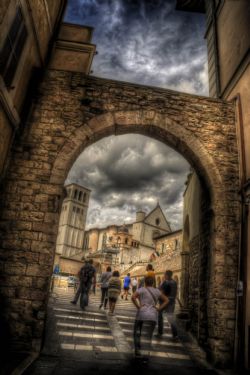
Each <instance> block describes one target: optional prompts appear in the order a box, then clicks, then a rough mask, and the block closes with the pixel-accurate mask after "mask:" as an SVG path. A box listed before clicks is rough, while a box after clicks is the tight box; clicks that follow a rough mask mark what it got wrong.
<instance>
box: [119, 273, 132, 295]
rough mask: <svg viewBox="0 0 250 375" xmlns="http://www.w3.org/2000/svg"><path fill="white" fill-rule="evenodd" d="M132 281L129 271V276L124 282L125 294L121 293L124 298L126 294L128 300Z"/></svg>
mask: <svg viewBox="0 0 250 375" xmlns="http://www.w3.org/2000/svg"><path fill="white" fill-rule="evenodd" d="M130 283H131V279H130V273H128V274H127V276H126V277H125V278H124V282H123V294H122V295H121V297H122V299H123V297H124V296H125V300H126V301H127V300H128V291H129V286H130Z"/></svg>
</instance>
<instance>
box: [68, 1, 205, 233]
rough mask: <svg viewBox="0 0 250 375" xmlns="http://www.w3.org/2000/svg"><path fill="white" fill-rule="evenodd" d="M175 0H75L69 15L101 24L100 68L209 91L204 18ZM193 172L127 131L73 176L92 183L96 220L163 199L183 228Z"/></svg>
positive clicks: (91, 220) (91, 153)
mask: <svg viewBox="0 0 250 375" xmlns="http://www.w3.org/2000/svg"><path fill="white" fill-rule="evenodd" d="M175 1H176V0H68V8H67V12H66V17H65V20H66V21H69V22H73V23H79V24H82V25H89V26H92V27H94V34H93V40H92V42H93V43H95V44H96V45H97V50H98V55H96V56H95V58H94V63H93V65H92V69H93V70H94V75H96V76H99V77H106V78H111V79H116V80H123V81H128V82H135V83H140V84H146V85H152V86H159V87H163V88H170V89H173V90H178V91H185V92H189V93H196V94H201V95H207V93H208V89H207V86H208V84H207V65H206V60H207V56H206V47H205V41H204V39H203V35H204V33H205V20H204V17H203V16H202V15H199V14H192V13H185V12H177V11H175ZM188 171H189V166H188V163H187V162H186V161H185V160H184V159H183V158H182V157H181V156H180V155H179V154H177V153H175V152H174V151H173V150H172V149H170V148H168V147H166V146H165V145H164V144H162V143H160V142H157V141H154V140H152V139H149V138H146V137H142V136H137V135H133V136H131V135H126V136H121V137H109V138H105V139H104V140H102V141H100V142H97V143H96V144H94V145H92V146H91V147H89V148H88V149H86V150H85V151H84V153H83V154H82V155H81V156H80V157H79V158H78V160H77V161H76V163H75V164H74V166H73V168H72V169H71V171H70V173H69V176H68V180H67V182H77V183H79V184H82V185H83V186H86V187H88V188H90V189H92V193H91V203H90V207H89V215H88V224H89V226H95V225H97V226H103V225H106V224H110V223H118V224H119V223H121V224H122V223H123V222H124V221H125V222H132V221H133V220H134V217H135V212H136V210H137V209H141V208H142V209H144V210H146V211H147V212H149V210H152V209H153V208H154V207H155V205H156V204H157V201H158V200H159V201H160V203H161V205H162V207H163V209H164V212H165V214H166V216H167V218H168V220H169V221H170V222H171V224H172V226H173V228H179V227H181V226H182V205H183V191H184V188H185V185H184V183H185V180H186V175H187V173H188Z"/></svg>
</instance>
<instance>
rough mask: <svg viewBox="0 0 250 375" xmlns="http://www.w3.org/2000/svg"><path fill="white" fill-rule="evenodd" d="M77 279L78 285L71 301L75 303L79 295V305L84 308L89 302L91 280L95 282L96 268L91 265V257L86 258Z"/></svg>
mask: <svg viewBox="0 0 250 375" xmlns="http://www.w3.org/2000/svg"><path fill="white" fill-rule="evenodd" d="M79 279H80V285H79V288H78V290H77V292H76V294H75V298H74V299H73V301H71V303H73V304H74V305H76V303H77V301H78V298H79V295H80V307H81V309H82V310H84V309H85V307H86V306H88V303H89V291H90V289H91V285H92V281H93V284H94V285H95V284H96V270H95V268H94V266H93V260H92V259H89V260H87V261H86V262H85V264H84V266H83V267H82V268H81V269H80V272H79Z"/></svg>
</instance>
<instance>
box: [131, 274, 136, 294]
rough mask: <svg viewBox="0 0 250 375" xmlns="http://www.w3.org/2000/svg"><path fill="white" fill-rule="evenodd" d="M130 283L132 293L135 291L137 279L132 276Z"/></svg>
mask: <svg viewBox="0 0 250 375" xmlns="http://www.w3.org/2000/svg"><path fill="white" fill-rule="evenodd" d="M131 284H132V293H135V291H136V289H137V284H138V283H137V280H136V278H135V277H134V278H133V280H132V281H131Z"/></svg>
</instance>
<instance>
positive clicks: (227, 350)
mask: <svg viewBox="0 0 250 375" xmlns="http://www.w3.org/2000/svg"><path fill="white" fill-rule="evenodd" d="M125 133H139V134H144V135H147V136H149V137H153V138H156V139H159V140H161V141H162V142H164V143H165V144H167V145H169V146H171V147H173V148H174V149H175V150H177V151H179V152H180V153H181V154H182V155H183V156H184V157H186V158H187V160H188V161H189V162H190V163H191V165H192V166H193V167H194V169H195V171H196V173H197V174H198V176H199V178H200V179H201V180H202V181H203V183H204V185H205V186H206V187H207V189H208V191H209V194H210V197H211V204H210V209H212V210H213V212H214V217H213V230H212V231H211V236H210V248H211V252H210V254H211V255H210V263H211V267H212V268H213V274H211V275H209V277H210V279H209V294H208V297H207V298H208V301H207V305H208V306H209V309H210V310H209V314H208V333H207V338H206V339H207V340H206V341H207V342H206V343H207V345H208V346H209V349H210V350H211V352H212V353H213V354H214V361H215V362H217V363H218V362H220V363H228V362H229V361H230V359H231V358H232V353H233V345H234V337H233V335H232V329H231V324H232V322H233V321H234V319H235V288H236V283H237V260H238V233H239V197H238V186H239V181H238V162H237V160H238V155H237V143H236V134H235V106H234V102H230V103H228V102H223V101H220V100H215V99H210V98H204V97H199V96H193V95H188V94H182V93H178V92H174V91H169V90H164V89H158V88H153V87H146V86H139V85H133V84H130V83H124V82H115V81H110V80H105V79H99V78H95V77H86V76H84V75H83V74H81V73H70V72H65V71H56V70H50V71H47V73H46V75H45V77H44V81H43V82H42V84H41V86H40V87H39V90H38V92H37V95H36V97H34V102H33V111H32V113H31V114H30V117H29V121H28V123H27V124H26V127H25V132H24V134H23V136H22V137H21V138H20V139H18V140H16V143H15V145H14V148H13V151H12V159H11V164H10V168H9V171H8V173H7V174H6V178H5V181H4V184H3V186H2V191H1V206H2V210H1V214H0V215H1V217H0V219H1V230H2V234H1V242H0V269H1V274H2V275H1V287H0V290H1V296H2V297H1V306H4V309H3V311H2V321H3V322H4V325H5V326H6V327H8V330H9V331H10V335H9V337H10V338H11V340H10V342H11V344H12V346H15V347H19V348H22V349H24V348H25V349H27V350H39V348H40V345H41V339H42V333H43V329H44V319H45V315H46V304H47V297H48V287H49V283H50V277H51V272H52V265H53V258H54V251H55V241H56V234H57V225H58V220H59V212H60V206H61V201H62V197H63V184H64V181H65V178H66V176H67V173H68V171H69V169H70V168H71V166H72V164H73V162H74V161H75V159H76V158H77V156H79V154H80V153H81V152H82V151H83V150H84V148H85V147H86V146H88V145H90V144H91V143H94V142H95V141H97V140H98V139H101V138H102V137H104V136H107V135H111V134H115V135H118V134H125ZM199 324H201V325H202V322H201V323H199ZM5 342H6V341H5Z"/></svg>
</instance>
